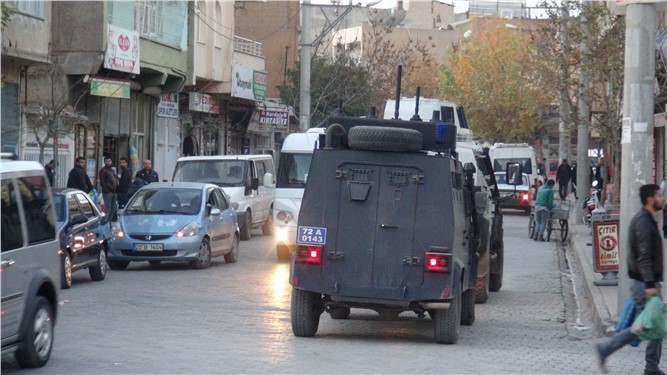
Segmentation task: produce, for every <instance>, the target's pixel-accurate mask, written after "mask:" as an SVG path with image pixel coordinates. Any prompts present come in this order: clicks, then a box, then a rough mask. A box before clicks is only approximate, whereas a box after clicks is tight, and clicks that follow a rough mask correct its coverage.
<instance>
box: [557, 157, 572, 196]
mask: <svg viewBox="0 0 667 375" xmlns="http://www.w3.org/2000/svg"><path fill="white" fill-rule="evenodd" d="M571 177H572V171H571V170H570V165H569V164H568V163H567V159H563V163H562V164H561V165H560V166H558V171H557V172H556V180H557V181H558V195H559V196H560V199H561V200H565V198H566V197H567V185H568V184H569V183H570V178H571Z"/></svg>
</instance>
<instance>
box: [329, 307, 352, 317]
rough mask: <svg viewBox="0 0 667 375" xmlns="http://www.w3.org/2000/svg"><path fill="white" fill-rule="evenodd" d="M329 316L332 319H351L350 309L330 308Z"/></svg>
mask: <svg viewBox="0 0 667 375" xmlns="http://www.w3.org/2000/svg"><path fill="white" fill-rule="evenodd" d="M329 315H331V319H347V318H349V317H350V308H349V307H338V306H336V307H331V308H329Z"/></svg>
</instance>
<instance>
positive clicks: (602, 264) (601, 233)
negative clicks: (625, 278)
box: [593, 220, 619, 272]
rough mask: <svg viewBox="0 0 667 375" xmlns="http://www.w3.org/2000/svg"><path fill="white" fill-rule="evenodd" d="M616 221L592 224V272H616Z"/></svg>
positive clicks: (617, 257)
mask: <svg viewBox="0 0 667 375" xmlns="http://www.w3.org/2000/svg"><path fill="white" fill-rule="evenodd" d="M618 229H619V221H618V220H605V221H594V222H593V270H594V271H595V272H618V262H619V256H618Z"/></svg>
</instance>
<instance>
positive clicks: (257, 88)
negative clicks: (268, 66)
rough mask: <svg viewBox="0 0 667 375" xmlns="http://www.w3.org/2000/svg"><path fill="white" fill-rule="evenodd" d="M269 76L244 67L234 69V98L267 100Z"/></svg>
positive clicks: (234, 67)
mask: <svg viewBox="0 0 667 375" xmlns="http://www.w3.org/2000/svg"><path fill="white" fill-rule="evenodd" d="M266 81H267V75H266V72H265V71H263V70H254V69H251V68H248V67H245V66H243V65H239V64H234V66H233V67H232V96H233V97H235V98H244V99H250V100H256V101H262V100H266Z"/></svg>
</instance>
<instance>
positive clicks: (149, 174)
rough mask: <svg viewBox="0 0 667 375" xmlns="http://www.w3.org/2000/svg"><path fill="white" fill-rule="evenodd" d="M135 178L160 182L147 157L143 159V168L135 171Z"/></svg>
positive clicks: (149, 181)
mask: <svg viewBox="0 0 667 375" xmlns="http://www.w3.org/2000/svg"><path fill="white" fill-rule="evenodd" d="M136 178H140V179H142V180H144V181H146V182H148V183H149V184H150V183H153V182H160V178H159V177H158V175H157V172H155V171H154V170H153V165H152V163H151V161H150V160H149V159H146V160H144V168H143V169H142V170H140V171H139V172H137V176H136Z"/></svg>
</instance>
